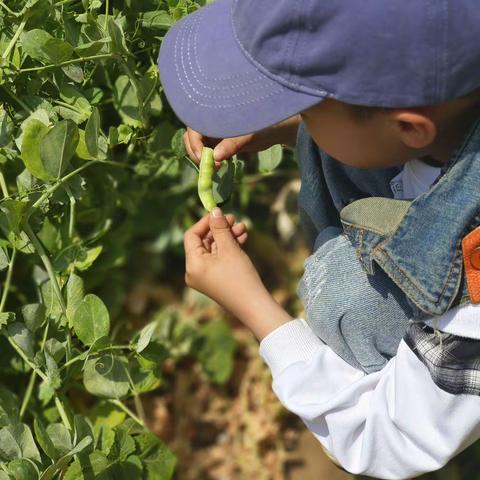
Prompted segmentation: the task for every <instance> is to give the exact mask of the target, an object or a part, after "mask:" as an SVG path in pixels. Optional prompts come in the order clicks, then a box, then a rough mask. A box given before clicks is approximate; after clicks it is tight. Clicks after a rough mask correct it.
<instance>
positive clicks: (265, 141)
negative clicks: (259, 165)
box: [183, 114, 302, 168]
mask: <svg viewBox="0 0 480 480" xmlns="http://www.w3.org/2000/svg"><path fill="white" fill-rule="evenodd" d="M301 122H302V118H301V117H300V115H298V114H297V115H294V116H293V117H290V118H287V119H286V120H283V121H282V122H279V123H276V124H275V125H272V126H270V127H267V128H264V129H263V130H259V131H258V132H253V133H250V134H247V135H240V136H239V137H230V138H223V139H218V138H217V139H215V138H209V137H206V136H204V135H202V134H201V133H199V132H196V131H195V130H192V129H191V128H187V130H186V131H185V133H184V135H183V142H184V144H185V148H186V150H187V153H188V155H189V157H190V158H191V159H192V161H193V162H195V163H197V164H198V163H199V162H200V154H201V152H202V148H203V146H204V145H205V146H207V147H215V148H214V150H213V155H214V158H215V166H216V168H219V166H220V162H222V161H223V160H226V159H227V158H229V157H231V156H232V155H235V154H236V153H239V152H259V151H261V150H266V149H267V148H269V147H271V146H272V145H275V144H278V143H282V144H284V145H289V146H292V147H293V146H295V143H296V139H297V131H298V127H299V125H300V123H301Z"/></svg>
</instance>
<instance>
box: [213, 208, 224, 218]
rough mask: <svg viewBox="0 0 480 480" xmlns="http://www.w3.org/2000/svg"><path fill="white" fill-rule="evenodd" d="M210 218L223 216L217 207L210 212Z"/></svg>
mask: <svg viewBox="0 0 480 480" xmlns="http://www.w3.org/2000/svg"><path fill="white" fill-rule="evenodd" d="M210 213H211V214H212V217H221V216H222V215H223V213H222V210H221V209H220V208H219V207H215V208H214V209H213V210H212V211H211V212H210Z"/></svg>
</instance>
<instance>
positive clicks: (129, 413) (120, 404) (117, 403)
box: [109, 400, 145, 428]
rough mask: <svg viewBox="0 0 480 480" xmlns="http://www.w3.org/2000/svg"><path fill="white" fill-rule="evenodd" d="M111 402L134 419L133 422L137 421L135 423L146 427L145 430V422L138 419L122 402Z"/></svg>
mask: <svg viewBox="0 0 480 480" xmlns="http://www.w3.org/2000/svg"><path fill="white" fill-rule="evenodd" d="M109 402H110V403H111V404H113V405H115V406H117V407H118V408H120V409H121V410H123V411H124V412H125V413H126V414H127V415H128V416H129V417H130V418H132V419H133V420H135V422H137V423H138V424H139V425H140V426H142V427H144V428H145V423H143V421H142V420H141V419H140V418H138V417H137V416H136V415H135V414H134V413H133V412H132V411H131V410H130V409H129V408H128V407H127V406H126V405H124V404H123V403H122V402H121V401H120V400H109Z"/></svg>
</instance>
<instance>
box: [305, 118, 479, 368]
mask: <svg viewBox="0 0 480 480" xmlns="http://www.w3.org/2000/svg"><path fill="white" fill-rule="evenodd" d="M297 156H298V160H299V166H300V174H301V180H302V183H301V189H300V193H299V199H298V207H299V214H300V220H301V224H302V227H303V230H304V233H305V235H306V237H307V239H308V240H309V242H310V245H311V246H312V249H313V253H312V255H311V256H310V257H309V258H308V259H307V260H306V262H305V273H304V276H303V277H302V280H301V281H300V283H299V286H298V290H297V291H298V294H299V296H300V297H301V298H302V300H303V302H304V305H305V311H306V321H307V322H308V323H309V325H310V326H311V327H312V329H313V331H314V332H315V333H316V334H317V335H318V336H319V337H320V338H321V339H322V340H323V341H324V342H325V343H327V344H328V345H329V346H331V347H332V348H333V350H334V351H335V352H336V353H337V354H339V355H340V356H341V357H342V358H344V359H345V360H346V361H348V362H349V363H350V364H352V365H354V366H356V367H359V368H362V369H363V370H364V371H366V372H372V371H375V370H378V369H380V368H382V366H383V365H384V364H385V363H386V362H387V361H388V359H389V358H391V357H392V356H393V355H395V352H396V349H397V347H398V344H399V342H400V340H401V339H402V337H403V335H404V333H405V331H406V328H407V325H408V322H409V321H411V320H413V321H421V320H424V319H426V318H431V317H434V316H437V315H442V314H443V313H444V312H446V311H447V310H448V309H450V308H451V307H453V306H456V305H459V304H465V303H469V302H470V296H469V293H468V289H467V284H466V281H465V272H464V269H463V256H462V239H463V237H465V236H466V235H467V234H469V233H470V232H471V231H472V230H474V229H475V228H476V227H477V226H478V225H480V118H479V120H478V121H477V122H476V123H475V124H474V126H473V127H472V128H471V130H470V132H469V133H468V135H467V136H466V138H465V140H464V142H463V144H462V145H461V146H460V147H459V148H458V149H457V150H456V152H455V153H454V154H453V155H452V156H451V158H450V160H449V162H448V163H447V164H446V165H445V166H444V167H443V168H442V170H441V174H440V176H439V177H438V178H437V180H436V182H435V183H434V184H433V185H432V186H431V187H430V189H429V190H428V191H427V192H425V193H424V194H422V195H420V196H419V197H417V198H415V199H412V200H397V199H394V198H393V193H392V191H391V188H390V180H391V179H392V178H393V177H394V176H395V175H397V174H398V173H399V172H400V171H401V168H402V167H391V168H384V169H357V168H354V167H350V166H347V165H344V164H342V163H341V162H338V161H337V160H335V159H333V158H332V157H330V156H329V155H327V154H326V153H325V152H323V151H322V150H320V149H319V148H318V147H317V146H316V145H315V143H314V142H313V139H312V138H311V137H310V135H309V134H308V132H307V130H306V128H305V127H304V126H303V125H301V127H300V129H299V132H298V136H297ZM329 227H334V228H329ZM334 229H336V230H337V238H332V237H334V235H332V234H331V232H334V231H335V230H334ZM326 231H329V232H330V234H327V233H326ZM345 238H348V239H349V242H345V241H344V239H345ZM348 248H350V249H351V251H349V250H348ZM332 252H335V253H334V254H333V255H332V254H331V253H332ZM352 252H354V253H355V255H353V253H352ZM354 257H356V259H357V264H356V265H355V263H354V261H353V260H352V259H353V258H354ZM344 267H345V268H344ZM359 270H361V271H362V272H363V276H362V274H361V273H360V271H359ZM342 271H344V272H351V273H349V274H348V275H347V274H345V275H344V276H343V277H341V276H340V277H339V275H340V274H339V272H342ZM336 278H341V279H342V280H341V281H334V280H335V279H336ZM352 292H355V293H354V294H352ZM366 297H371V298H372V301H371V302H368V303H365V302H362V301H361V299H362V298H366ZM340 298H342V301H341V302H339V299H340ZM332 306H334V308H333V307H332ZM334 310H335V313H334ZM327 312H328V313H327Z"/></svg>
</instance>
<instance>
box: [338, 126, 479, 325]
mask: <svg viewBox="0 0 480 480" xmlns="http://www.w3.org/2000/svg"><path fill="white" fill-rule="evenodd" d="M340 218H341V222H342V225H343V229H344V232H345V233H346V234H347V235H348V237H349V238H350V240H351V241H352V243H353V245H354V246H355V249H356V252H357V255H358V257H359V259H360V261H361V263H362V266H363V268H364V269H365V271H366V272H367V273H370V274H372V273H373V272H374V269H375V266H374V265H375V264H377V265H378V266H379V267H380V268H381V269H382V270H383V271H384V272H385V273H387V275H388V276H389V277H390V278H391V279H392V280H393V281H394V282H395V284H396V285H398V287H399V288H400V289H401V290H402V291H403V292H404V293H405V294H406V295H407V298H408V299H409V301H410V302H411V304H412V307H413V308H414V312H415V313H414V319H422V318H427V317H433V316H436V315H442V314H443V313H445V312H446V311H447V310H449V309H450V308H451V307H452V306H455V305H462V304H466V303H470V296H469V292H468V289H467V283H466V281H465V271H464V268H463V254H462V239H463V238H464V237H465V236H466V235H468V234H469V233H471V232H472V231H473V230H474V229H476V228H477V227H478V226H479V225H480V118H479V119H478V120H477V121H476V122H475V124H474V126H473V127H472V128H471V130H470V132H469V133H468V135H467V137H466V139H465V140H464V142H463V144H462V145H461V146H460V147H459V148H458V149H457V151H456V152H455V153H454V155H452V156H451V158H450V160H449V161H448V163H447V165H445V166H444V167H443V168H442V172H441V174H440V176H439V177H438V179H437V181H436V182H435V183H434V185H433V186H432V187H431V188H430V189H429V190H428V191H427V192H425V193H424V194H423V195H420V196H419V197H417V198H416V199H414V200H412V201H407V200H393V199H386V198H376V197H372V198H364V199H360V200H356V201H354V202H352V203H350V204H349V205H347V206H345V207H344V208H343V209H342V210H341V212H340Z"/></svg>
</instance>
